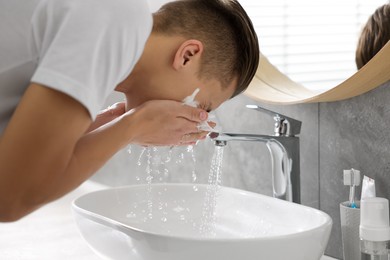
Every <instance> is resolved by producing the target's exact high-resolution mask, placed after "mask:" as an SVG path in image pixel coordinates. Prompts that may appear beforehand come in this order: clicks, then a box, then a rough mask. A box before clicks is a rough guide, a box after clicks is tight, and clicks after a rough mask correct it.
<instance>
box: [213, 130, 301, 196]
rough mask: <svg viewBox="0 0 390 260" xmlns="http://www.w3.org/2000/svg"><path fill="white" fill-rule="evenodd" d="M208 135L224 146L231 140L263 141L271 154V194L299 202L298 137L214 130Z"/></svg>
mask: <svg viewBox="0 0 390 260" xmlns="http://www.w3.org/2000/svg"><path fill="white" fill-rule="evenodd" d="M209 137H210V138H211V139H212V140H214V142H215V145H217V146H226V145H227V144H228V142H231V141H251V142H261V143H265V144H266V145H267V148H268V150H269V152H270V156H271V167H272V186H273V196H274V197H276V198H279V199H284V200H287V201H291V202H296V203H300V202H301V198H300V165H299V164H300V163H299V162H300V160H299V138H298V137H295V136H270V135H255V134H240V133H215V132H213V133H210V134H209Z"/></svg>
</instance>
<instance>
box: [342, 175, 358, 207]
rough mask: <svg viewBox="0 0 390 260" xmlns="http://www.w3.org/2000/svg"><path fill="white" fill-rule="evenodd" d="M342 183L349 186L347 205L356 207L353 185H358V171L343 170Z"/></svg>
mask: <svg viewBox="0 0 390 260" xmlns="http://www.w3.org/2000/svg"><path fill="white" fill-rule="evenodd" d="M344 185H345V186H349V206H350V207H351V208H357V207H358V205H357V204H356V201H355V197H356V196H355V187H356V186H359V185H360V171H358V170H355V169H353V168H352V169H351V170H344Z"/></svg>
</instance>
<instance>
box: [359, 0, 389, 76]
mask: <svg viewBox="0 0 390 260" xmlns="http://www.w3.org/2000/svg"><path fill="white" fill-rule="evenodd" d="M389 40H390V4H385V5H383V6H381V7H379V8H378V9H376V11H375V12H374V13H373V14H372V15H371V16H370V18H369V19H368V21H367V23H366V25H365V26H364V27H363V30H362V32H361V34H360V38H359V41H358V46H357V49H356V66H357V68H358V69H360V68H361V67H363V66H364V65H365V64H366V63H367V62H369V61H370V60H371V59H372V57H374V56H375V55H376V54H377V53H378V52H379V51H380V50H381V49H382V47H383V46H384V45H385V44H386V43H387V42H388V41H389Z"/></svg>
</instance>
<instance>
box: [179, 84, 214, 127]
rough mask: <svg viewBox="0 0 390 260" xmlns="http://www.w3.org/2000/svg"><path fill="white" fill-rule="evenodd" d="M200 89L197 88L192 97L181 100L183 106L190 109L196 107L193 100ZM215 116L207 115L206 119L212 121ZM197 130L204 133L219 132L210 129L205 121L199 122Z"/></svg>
mask: <svg viewBox="0 0 390 260" xmlns="http://www.w3.org/2000/svg"><path fill="white" fill-rule="evenodd" d="M199 91H200V89H199V88H197V89H195V91H194V92H193V93H192V95H190V96H188V97H186V98H184V99H183V104H184V105H187V106H190V107H198V106H199V102H198V101H196V100H195V97H196V95H198V93H199ZM214 118H215V116H214V115H212V114H210V113H209V114H208V119H214ZM198 130H202V131H206V132H219V131H218V130H217V129H215V128H212V127H211V126H210V125H209V124H208V123H207V122H206V121H204V122H201V123H199V124H198Z"/></svg>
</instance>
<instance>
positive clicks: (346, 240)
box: [340, 201, 361, 260]
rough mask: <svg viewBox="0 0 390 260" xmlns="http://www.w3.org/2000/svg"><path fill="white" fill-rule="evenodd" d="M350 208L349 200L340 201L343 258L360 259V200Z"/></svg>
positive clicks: (348, 259) (345, 259) (346, 259)
mask: <svg viewBox="0 0 390 260" xmlns="http://www.w3.org/2000/svg"><path fill="white" fill-rule="evenodd" d="M356 204H357V206H358V207H357V208H351V207H350V206H349V201H346V202H342V203H340V220H341V238H342V242H343V255H344V260H361V254H360V238H359V225H360V202H356Z"/></svg>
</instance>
